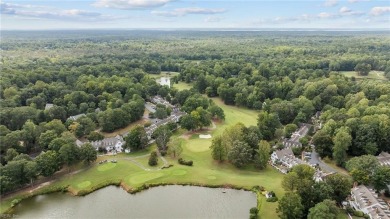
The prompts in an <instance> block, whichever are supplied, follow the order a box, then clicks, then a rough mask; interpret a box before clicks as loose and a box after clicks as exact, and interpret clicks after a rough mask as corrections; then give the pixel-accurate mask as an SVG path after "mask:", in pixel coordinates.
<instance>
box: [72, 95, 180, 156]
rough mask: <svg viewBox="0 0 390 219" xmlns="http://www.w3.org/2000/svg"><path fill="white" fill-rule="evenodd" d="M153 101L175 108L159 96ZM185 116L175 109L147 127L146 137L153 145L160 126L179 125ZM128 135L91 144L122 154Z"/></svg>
mask: <svg viewBox="0 0 390 219" xmlns="http://www.w3.org/2000/svg"><path fill="white" fill-rule="evenodd" d="M152 101H153V102H155V103H160V104H164V105H166V106H167V107H173V106H172V105H171V104H170V103H169V102H168V101H166V100H164V99H162V98H161V97H158V96H156V97H153V98H152ZM183 115H185V113H184V112H181V111H180V110H179V108H176V107H174V108H173V111H172V113H171V115H170V116H169V117H167V118H165V119H162V120H157V121H156V122H155V123H154V124H152V125H150V126H148V127H145V132H146V135H147V137H148V140H149V143H153V142H154V141H153V139H152V134H153V132H154V131H155V130H156V129H157V128H158V127H159V126H162V125H166V124H168V123H169V122H174V123H177V122H179V120H180V117H182V116H183ZM81 116H83V115H81ZM81 116H80V117H81ZM76 119H77V118H76ZM128 134H129V133H128V132H127V133H125V134H123V136H121V135H117V136H115V137H111V138H104V139H103V140H100V141H93V142H90V143H91V144H92V146H93V147H94V148H95V149H96V150H99V148H104V149H106V150H107V151H115V152H122V151H123V145H124V144H125V140H124V139H123V138H124V137H126V136H127V135H128ZM84 143H85V142H81V141H80V140H78V139H77V140H76V144H77V146H79V147H81V145H83V144H84ZM125 152H126V153H129V152H130V150H129V149H126V150H125Z"/></svg>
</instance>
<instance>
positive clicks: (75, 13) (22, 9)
mask: <svg viewBox="0 0 390 219" xmlns="http://www.w3.org/2000/svg"><path fill="white" fill-rule="evenodd" d="M0 5H1V10H0V13H1V14H4V15H12V16H17V17H27V18H39V19H52V20H65V21H66V20H76V21H102V20H110V19H113V18H114V17H112V16H106V15H103V14H101V13H98V12H92V11H85V10H79V9H71V10H61V9H58V8H50V7H47V6H39V5H23V4H10V3H4V2H2V3H1V4H0Z"/></svg>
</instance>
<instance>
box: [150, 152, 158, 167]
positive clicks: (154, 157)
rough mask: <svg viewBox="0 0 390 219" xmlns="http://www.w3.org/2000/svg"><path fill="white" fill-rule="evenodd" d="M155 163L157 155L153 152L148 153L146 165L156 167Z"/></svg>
mask: <svg viewBox="0 0 390 219" xmlns="http://www.w3.org/2000/svg"><path fill="white" fill-rule="evenodd" d="M157 162H158V157H157V153H156V152H155V151H152V153H150V157H149V161H148V164H149V166H156V165H157Z"/></svg>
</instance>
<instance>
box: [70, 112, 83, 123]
mask: <svg viewBox="0 0 390 219" xmlns="http://www.w3.org/2000/svg"><path fill="white" fill-rule="evenodd" d="M83 116H86V115H85V114H84V113H81V114H78V115H75V116H69V118H68V119H70V120H73V121H76V120H77V119H78V118H80V117H83Z"/></svg>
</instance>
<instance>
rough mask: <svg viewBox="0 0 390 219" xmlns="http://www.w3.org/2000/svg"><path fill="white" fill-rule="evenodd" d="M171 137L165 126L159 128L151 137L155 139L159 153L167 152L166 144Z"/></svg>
mask: <svg viewBox="0 0 390 219" xmlns="http://www.w3.org/2000/svg"><path fill="white" fill-rule="evenodd" d="M171 135H172V132H171V130H169V128H168V126H166V125H163V126H160V127H158V128H157V129H156V130H155V131H154V133H153V137H154V139H156V144H157V147H158V149H159V150H160V151H161V152H163V151H167V144H168V142H169V138H170V137H171Z"/></svg>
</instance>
